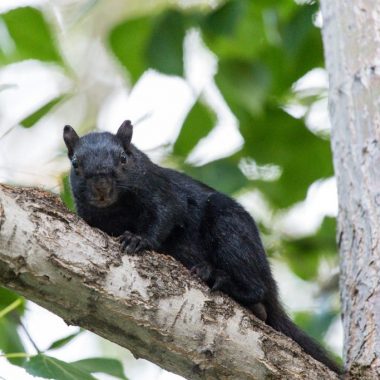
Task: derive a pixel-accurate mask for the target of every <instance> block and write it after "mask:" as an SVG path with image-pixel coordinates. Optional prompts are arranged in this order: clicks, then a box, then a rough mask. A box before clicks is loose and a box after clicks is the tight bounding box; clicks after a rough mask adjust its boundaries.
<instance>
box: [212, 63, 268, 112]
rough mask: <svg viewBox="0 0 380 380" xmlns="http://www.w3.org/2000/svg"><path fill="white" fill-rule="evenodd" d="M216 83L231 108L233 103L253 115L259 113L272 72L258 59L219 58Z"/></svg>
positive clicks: (266, 95)
mask: <svg viewBox="0 0 380 380" xmlns="http://www.w3.org/2000/svg"><path fill="white" fill-rule="evenodd" d="M215 80H216V83H217V85H218V87H219V88H220V90H221V91H222V93H223V95H225V98H226V100H227V102H228V103H229V105H230V106H231V108H232V110H233V111H234V106H233V105H234V104H237V105H238V106H239V107H244V108H245V109H246V110H247V111H248V112H250V113H252V114H253V115H255V114H258V113H261V112H262V110H263V106H264V103H265V101H267V97H268V94H269V92H270V88H271V84H272V74H271V72H270V71H269V70H268V68H267V66H266V65H263V64H262V63H260V62H259V61H257V62H251V61H248V60H243V59H234V60H221V61H220V62H219V71H218V73H217V75H216V77H215Z"/></svg>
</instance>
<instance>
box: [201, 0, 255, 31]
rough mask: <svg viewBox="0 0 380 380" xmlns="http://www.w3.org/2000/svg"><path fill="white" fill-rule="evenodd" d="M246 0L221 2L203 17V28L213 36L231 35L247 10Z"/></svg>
mask: <svg viewBox="0 0 380 380" xmlns="http://www.w3.org/2000/svg"><path fill="white" fill-rule="evenodd" d="M247 6H248V2H247V1H245V0H232V1H227V2H225V3H224V4H222V5H221V6H220V7H219V8H217V9H216V10H215V11H213V12H211V13H210V14H208V15H207V17H205V19H204V21H203V22H202V27H203V30H204V31H205V32H206V33H210V34H213V35H215V36H233V34H234V32H235V31H236V29H237V27H238V26H239V21H240V20H241V19H242V18H243V16H244V14H245V12H247Z"/></svg>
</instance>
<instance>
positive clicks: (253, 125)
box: [0, 0, 338, 379]
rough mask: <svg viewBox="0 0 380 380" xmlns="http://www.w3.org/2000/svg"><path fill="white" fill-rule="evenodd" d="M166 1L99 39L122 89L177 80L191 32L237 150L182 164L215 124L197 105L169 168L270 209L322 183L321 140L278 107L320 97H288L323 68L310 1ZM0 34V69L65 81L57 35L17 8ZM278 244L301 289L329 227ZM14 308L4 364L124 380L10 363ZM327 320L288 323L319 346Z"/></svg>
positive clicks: (0, 339) (3, 322)
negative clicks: (233, 122) (251, 173)
mask: <svg viewBox="0 0 380 380" xmlns="http://www.w3.org/2000/svg"><path fill="white" fill-rule="evenodd" d="M86 4H87V5H88V6H87V7H86V9H85V10H83V9H82V11H81V12H88V14H87V15H88V16H89V17H90V16H91V12H93V11H94V9H96V6H97V5H98V2H96V1H93V0H92V1H89V2H88V3H86ZM170 4H171V5H170ZM170 4H169V2H168V4H167V5H166V6H162V7H160V8H159V9H158V8H155V9H154V11H151V10H150V11H146V12H145V13H144V11H141V12H139V13H138V16H135V17H132V16H130V17H129V18H126V19H124V20H122V21H118V22H117V24H114V25H113V26H112V27H111V28H110V29H109V31H108V35H107V38H106V43H107V46H108V48H109V52H110V54H111V55H112V56H113V57H114V58H115V63H118V64H120V66H121V67H123V68H124V69H125V70H124V72H125V75H126V78H128V79H129V80H130V83H131V85H132V86H133V85H134V84H135V83H136V82H137V81H138V80H139V78H140V77H141V76H142V74H143V73H144V72H146V71H147V70H148V69H155V70H157V71H159V72H161V73H164V74H167V75H177V76H183V75H184V67H185V66H184V47H183V46H184V44H183V43H184V38H185V36H186V33H187V32H188V31H189V30H190V29H196V30H198V31H199V32H200V34H201V37H202V39H203V41H204V43H205V44H206V46H207V48H208V49H210V51H212V52H213V53H214V54H215V56H216V57H217V59H218V71H217V73H216V75H215V82H216V85H217V86H218V88H219V90H220V92H221V94H222V96H223V98H224V99H225V101H226V102H227V104H228V106H229V107H230V109H231V111H232V112H233V114H234V115H235V116H236V118H237V120H238V122H239V128H240V133H241V134H242V137H243V138H244V146H243V147H242V149H241V150H239V151H238V152H236V153H234V154H232V155H230V156H229V157H225V158H222V159H218V160H214V161H212V162H209V163H207V164H204V165H201V166H196V165H192V164H190V163H189V162H188V160H187V159H188V157H189V155H190V154H191V152H192V151H193V149H194V148H195V146H196V145H197V144H198V142H199V140H200V139H202V138H204V137H206V136H207V135H208V134H209V133H210V132H211V131H212V130H213V128H214V127H215V125H216V123H217V115H216V114H215V113H214V111H213V110H212V109H210V108H209V107H208V106H207V99H203V98H202V96H201V98H202V99H201V98H200V99H197V100H196V101H195V104H194V106H193V107H192V109H191V110H190V111H189V113H188V115H187V117H186V119H185V121H184V123H183V126H182V129H181V131H180V133H179V135H178V138H177V140H176V142H175V143H174V144H173V147H172V155H173V157H174V158H175V160H174V161H175V162H176V164H177V167H179V169H180V170H183V171H185V172H187V173H188V174H190V175H192V176H193V177H195V178H197V179H199V180H201V181H203V182H205V183H206V184H208V185H210V186H212V187H215V188H216V189H218V190H220V191H223V192H225V193H228V194H230V195H233V196H236V195H239V194H243V193H245V192H248V191H250V190H252V189H259V190H260V191H261V192H262V194H263V196H264V197H265V199H266V200H267V201H268V203H269V205H270V207H271V208H272V210H273V212H276V211H278V210H279V209H283V208H288V207H290V206H292V205H294V204H295V203H296V202H299V201H302V200H304V199H305V197H306V194H307V190H308V188H309V186H310V185H311V184H312V183H314V182H316V181H317V180H320V179H322V178H328V177H330V176H332V175H333V169H332V159H331V152H330V147H329V141H328V140H327V139H326V138H325V137H322V136H319V135H317V134H316V133H314V132H312V131H310V130H309V129H308V128H307V126H306V124H305V120H304V118H302V117H301V118H295V117H293V116H292V115H290V114H289V113H288V112H287V111H286V105H287V104H289V103H290V102H296V103H297V102H298V103H299V104H302V105H303V106H305V107H311V106H312V105H313V103H314V101H317V100H319V99H320V97H321V96H323V90H321V91H320V92H316V93H313V94H311V95H310V94H309V95H307V96H304V97H302V96H301V95H300V94H297V93H296V92H295V91H294V88H293V85H294V83H295V82H296V81H297V80H298V79H299V78H301V77H302V76H303V75H304V74H306V73H308V72H309V71H310V70H312V69H314V68H317V67H323V52H322V41H321V36H320V31H319V29H318V28H317V27H315V25H314V23H313V20H314V18H315V16H316V13H317V11H318V5H317V2H315V1H311V2H310V1H309V2H306V3H304V4H297V3H296V2H294V1H293V0H283V1H281V2H279V1H278V0H257V1H249V0H230V1H221V2H220V3H219V6H217V7H216V8H210V7H208V6H203V7H186V8H181V6H180V5H178V6H176V7H174V6H173V2H170ZM119 20H120V19H119ZM0 28H1V30H3V31H6V33H7V37H8V39H9V41H8V42H9V43H8V44H7V43H5V44H4V43H3V44H2V45H1V46H0V64H2V65H6V64H11V63H14V62H19V61H23V60H28V59H34V60H39V61H43V62H49V63H51V64H55V65H59V66H60V67H62V68H63V69H64V70H65V72H66V73H67V75H70V71H71V70H70V63H69V62H66V61H65V60H64V59H63V58H62V56H61V53H60V52H61V49H62V48H63V47H62V46H59V43H58V38H57V35H56V33H57V28H53V27H52V26H51V25H50V24H49V23H48V22H47V21H46V18H45V17H44V15H43V13H42V12H41V11H40V10H38V9H35V8H32V7H22V8H16V9H13V10H11V11H8V12H6V13H3V14H1V15H0ZM3 34H4V33H3ZM5 40H6V39H5ZM3 42H4V41H3ZM201 95H202V94H201ZM66 98H67V95H65V96H60V97H57V98H54V99H51V100H50V101H49V102H47V103H46V104H45V105H42V106H41V107H40V108H38V109H36V110H34V112H32V113H31V114H30V115H29V116H27V117H26V118H24V120H23V121H22V122H21V123H20V124H21V125H22V126H24V127H27V128H29V127H32V126H33V125H35V124H36V123H37V122H38V121H39V120H40V119H41V118H43V117H44V116H46V115H47V114H48V113H49V112H52V111H54V108H55V107H56V106H57V105H59V104H60V103H61V102H62V101H64V100H65V99H66ZM204 100H206V102H205V101H204ZM226 144H228V141H226ZM244 159H250V160H252V161H253V162H255V163H256V164H257V165H259V166H260V165H267V164H275V165H277V166H278V167H279V168H280V169H281V175H280V176H279V178H278V179H276V180H271V181H266V180H264V179H256V178H255V179H250V178H248V177H247V176H246V175H245V174H244V173H243V172H242V170H241V169H240V164H241V162H242V161H243V160H244ZM61 197H62V199H63V201H64V202H65V204H66V205H67V206H68V207H69V208H70V209H73V208H74V204H73V200H72V197H71V194H70V190H69V183H68V177H67V175H64V176H63V179H62V190H61ZM263 230H264V231H266V233H269V234H270V233H272V232H273V234H274V235H275V236H278V231H277V232H276V231H271V226H268V225H265V226H263ZM280 238H281V239H280V240H281V243H280V246H281V248H282V251H281V255H282V257H283V258H284V260H285V262H286V263H287V264H288V265H289V268H290V269H291V270H292V271H293V272H294V273H295V274H296V275H297V276H299V277H300V278H302V279H303V280H307V281H315V280H316V279H317V278H318V273H319V272H318V271H319V266H320V263H321V261H322V260H324V259H326V258H327V259H329V260H331V259H332V260H334V259H335V260H336V246H335V221H334V220H332V219H326V220H325V221H324V223H323V225H322V226H321V228H320V229H319V231H318V232H317V233H316V234H315V235H314V236H309V237H305V238H302V239H290V238H289V237H280ZM334 291H335V290H334ZM17 299H20V300H21V298H19V297H18V296H17V295H15V294H13V293H11V292H9V291H6V290H4V289H0V313H1V310H5V309H6V308H7V307H9V306H10V305H12V303H13V302H15V301H16V300H17ZM20 302H21V301H20ZM23 311H24V301H23V300H22V302H21V303H20V305H18V307H17V308H16V309H15V310H12V311H11V312H9V313H7V314H6V315H5V316H3V317H1V318H0V349H1V351H2V352H4V353H5V354H6V355H9V356H8V358H9V360H10V361H12V362H13V363H14V364H17V365H24V366H25V368H26V369H27V371H28V372H29V373H31V374H35V375H38V376H41V377H45V378H49V377H53V378H55V379H68V378H70V379H71V378H81V379H92V378H93V376H92V375H91V373H92V372H105V373H108V374H111V375H113V376H115V377H118V378H121V379H124V378H125V377H124V373H123V369H122V366H121V364H120V363H119V362H117V363H115V362H112V360H111V359H104V358H92V359H88V360H85V361H80V362H76V363H65V362H62V361H60V360H57V359H55V358H52V357H49V356H47V355H45V354H44V353H38V354H37V355H34V356H33V355H32V356H27V355H24V356H22V355H21V356H20V357H15V356H13V357H12V355H10V354H17V353H20V354H22V353H25V349H24V346H23V344H22V340H21V339H20V337H19V333H18V326H19V321H20V317H21V316H22V314H23ZM337 313H338V311H337V310H335V308H334V307H333V306H331V307H330V308H326V311H325V312H320V313H318V315H312V314H310V313H306V312H305V313H299V314H297V316H296V321H297V323H299V324H300V325H301V326H302V327H303V328H304V329H306V330H307V331H308V332H309V333H310V334H311V335H313V336H314V337H316V338H317V339H319V340H321V339H322V338H323V335H324V333H325V332H326V330H327V329H328V327H329V326H330V324H331V321H332V320H333V319H334V317H335V316H336V315H337ZM0 315H1V314H0ZM75 336H76V334H74V335H72V336H68V337H66V338H63V339H61V340H59V341H57V342H54V343H52V345H51V346H50V347H49V350H53V349H55V348H58V347H62V346H63V345H65V344H67V343H68V342H70V341H71V340H72V339H74V338H75ZM70 376H71V377H70Z"/></svg>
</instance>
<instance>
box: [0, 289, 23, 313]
mask: <svg viewBox="0 0 380 380" xmlns="http://www.w3.org/2000/svg"><path fill="white" fill-rule="evenodd" d="M18 299H22V300H23V302H22V303H21V304H20V305H19V306H18V307H17V312H18V314H19V315H20V314H23V313H24V310H25V300H24V298H23V297H21V296H19V295H18V294H17V293H14V292H12V291H11V290H8V289H5V288H1V287H0V310H2V309H4V308H5V307H7V306H9V305H10V304H11V303H13V302H15V301H16V300H18Z"/></svg>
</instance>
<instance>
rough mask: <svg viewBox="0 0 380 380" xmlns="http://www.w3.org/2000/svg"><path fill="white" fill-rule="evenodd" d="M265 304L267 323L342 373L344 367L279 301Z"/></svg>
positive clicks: (335, 370)
mask: <svg viewBox="0 0 380 380" xmlns="http://www.w3.org/2000/svg"><path fill="white" fill-rule="evenodd" d="M265 306H266V309H267V316H268V317H267V320H266V323H267V324H268V325H269V326H271V327H273V328H274V329H275V330H277V331H280V332H282V333H283V334H285V335H287V336H288V337H290V338H292V339H293V340H294V341H296V342H297V343H298V344H299V345H300V346H301V347H302V348H303V350H304V351H305V352H306V353H307V354H309V355H310V356H312V357H313V358H314V359H316V360H318V361H319V362H321V363H323V364H324V365H325V366H327V367H328V368H330V369H331V370H332V371H334V372H336V373H338V374H341V373H342V368H341V367H340V366H339V365H338V364H337V363H335V362H334V361H333V360H332V359H330V358H329V356H328V354H327V352H326V351H325V350H324V349H323V348H322V347H321V346H320V345H319V344H318V343H316V342H315V341H314V339H313V338H311V337H309V336H308V335H306V334H305V333H304V332H303V331H302V330H301V329H299V328H298V327H297V326H296V325H295V324H294V323H293V322H292V321H291V319H290V318H289V317H288V315H287V314H286V312H285V311H284V309H283V308H282V306H281V305H280V304H279V302H275V304H266V305H265Z"/></svg>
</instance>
